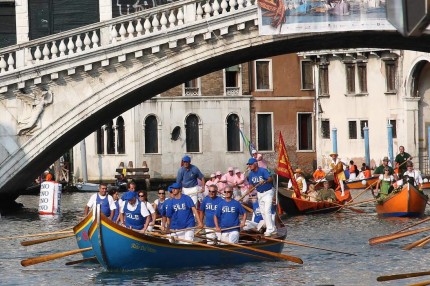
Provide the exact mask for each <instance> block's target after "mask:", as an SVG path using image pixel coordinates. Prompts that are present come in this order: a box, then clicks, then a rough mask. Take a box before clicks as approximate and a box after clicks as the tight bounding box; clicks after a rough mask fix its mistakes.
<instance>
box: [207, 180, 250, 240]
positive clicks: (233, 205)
mask: <svg viewBox="0 0 430 286" xmlns="http://www.w3.org/2000/svg"><path fill="white" fill-rule="evenodd" d="M224 195H225V198H224V200H223V201H221V202H220V204H219V205H218V207H217V210H216V215H215V216H214V223H215V229H216V231H217V232H221V231H222V229H225V230H224V231H222V232H221V241H226V242H230V243H238V242H239V231H240V228H241V227H244V226H245V221H246V211H245V209H244V208H243V206H242V205H241V203H239V202H238V201H236V200H233V199H232V197H233V187H232V186H227V187H225V189H224ZM235 226H237V228H232V227H235Z"/></svg>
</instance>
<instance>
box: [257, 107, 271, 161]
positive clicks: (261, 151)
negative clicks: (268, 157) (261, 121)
mask: <svg viewBox="0 0 430 286" xmlns="http://www.w3.org/2000/svg"><path fill="white" fill-rule="evenodd" d="M261 114H270V126H271V127H270V128H271V129H272V146H271V150H260V146H258V133H259V132H258V115H261ZM273 121H274V118H273V112H256V113H255V123H256V125H255V130H256V134H255V138H256V142H255V144H256V147H257V150H258V152H260V153H270V152H273V151H275V142H274V141H275V140H274V134H275V133H274V132H275V129H274V124H273Z"/></svg>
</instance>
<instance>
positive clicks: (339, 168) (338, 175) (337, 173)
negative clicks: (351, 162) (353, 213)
mask: <svg viewBox="0 0 430 286" xmlns="http://www.w3.org/2000/svg"><path fill="white" fill-rule="evenodd" d="M337 156H338V154H337V153H335V152H333V153H331V154H330V157H331V159H332V161H331V163H330V171H331V172H333V176H334V181H335V183H336V184H338V185H339V186H340V189H341V191H342V194H341V196H342V197H343V196H344V195H345V185H344V183H343V181H344V180H346V177H345V173H344V172H343V163H342V161H340V159H339V158H338V157H337Z"/></svg>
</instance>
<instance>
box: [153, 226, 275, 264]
mask: <svg viewBox="0 0 430 286" xmlns="http://www.w3.org/2000/svg"><path fill="white" fill-rule="evenodd" d="M150 234H151V235H153V236H158V237H163V238H167V239H174V240H178V241H182V242H186V243H189V244H194V245H199V246H203V247H206V248H213V249H218V250H222V251H227V252H232V253H236V254H241V255H246V256H250V257H255V258H258V259H263V260H268V261H273V259H270V258H268V257H263V256H260V255H255V254H250V253H245V252H240V251H236V250H232V249H227V248H222V247H218V246H214V245H210V244H204V243H200V242H197V241H192V240H187V239H183V238H179V237H171V236H168V235H164V234H159V233H156V232H150Z"/></svg>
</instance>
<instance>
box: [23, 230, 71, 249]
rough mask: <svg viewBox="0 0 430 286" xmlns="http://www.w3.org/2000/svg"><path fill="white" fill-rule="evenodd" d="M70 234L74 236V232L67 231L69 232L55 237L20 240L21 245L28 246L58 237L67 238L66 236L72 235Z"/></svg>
mask: <svg viewBox="0 0 430 286" xmlns="http://www.w3.org/2000/svg"><path fill="white" fill-rule="evenodd" d="M72 236H75V234H74V233H69V234H65V235H60V236H55V237H47V238H41V239H35V240H27V241H21V245H22V246H29V245H34V244H39V243H44V242H48V241H54V240H59V239H63V238H67V237H72Z"/></svg>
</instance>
